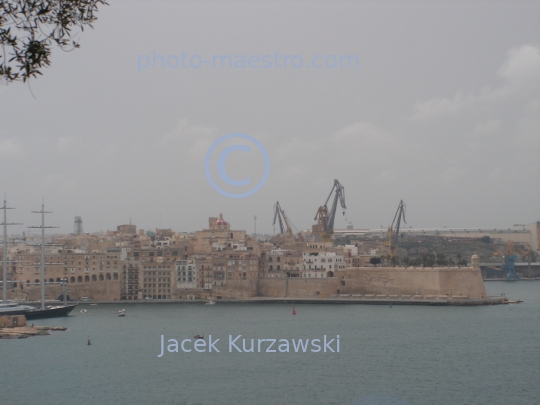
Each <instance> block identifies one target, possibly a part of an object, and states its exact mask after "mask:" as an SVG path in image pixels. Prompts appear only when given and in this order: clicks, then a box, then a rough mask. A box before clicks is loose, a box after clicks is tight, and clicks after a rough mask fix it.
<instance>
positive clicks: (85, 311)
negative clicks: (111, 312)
mask: <svg viewBox="0 0 540 405" xmlns="http://www.w3.org/2000/svg"><path fill="white" fill-rule="evenodd" d="M79 312H80V313H81V314H86V313H87V312H88V311H87V310H86V309H81V310H80V311H79Z"/></svg>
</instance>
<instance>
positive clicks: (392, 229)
mask: <svg viewBox="0 0 540 405" xmlns="http://www.w3.org/2000/svg"><path fill="white" fill-rule="evenodd" d="M406 207H407V206H406V205H405V203H404V202H403V200H401V201H400V202H399V205H398V209H397V211H396V215H394V220H393V221H392V225H390V226H389V227H388V231H386V243H385V244H386V246H388V250H389V251H390V252H389V254H390V260H391V262H392V263H393V264H395V262H396V260H397V247H398V243H399V229H400V227H401V221H402V220H403V222H404V223H407V221H405V209H406Z"/></svg>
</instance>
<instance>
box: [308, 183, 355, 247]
mask: <svg viewBox="0 0 540 405" xmlns="http://www.w3.org/2000/svg"><path fill="white" fill-rule="evenodd" d="M334 191H335V194H334V201H333V202H332V208H331V209H330V211H329V210H328V205H327V204H328V201H330V197H332V193H333V192H334ZM338 200H339V202H340V204H341V208H343V209H347V206H346V205H345V188H344V187H343V186H342V185H341V184H340V182H339V181H338V180H334V186H333V187H332V190H330V194H328V198H327V199H326V201H325V203H324V205H322V206H320V207H319V209H318V210H317V214H316V215H315V218H314V220H315V221H317V225H313V226H312V232H313V234H314V235H315V241H322V242H330V241H331V240H332V235H333V234H334V219H335V217H336V209H337V203H338ZM343 214H345V212H343Z"/></svg>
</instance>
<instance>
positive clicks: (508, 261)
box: [490, 240, 520, 281]
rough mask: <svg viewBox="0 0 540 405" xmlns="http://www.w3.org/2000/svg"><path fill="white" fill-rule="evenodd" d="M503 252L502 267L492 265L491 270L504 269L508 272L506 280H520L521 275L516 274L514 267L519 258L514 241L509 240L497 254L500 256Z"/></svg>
mask: <svg viewBox="0 0 540 405" xmlns="http://www.w3.org/2000/svg"><path fill="white" fill-rule="evenodd" d="M501 254H502V257H503V260H504V262H503V264H502V265H501V267H491V268H490V270H495V271H504V272H506V280H507V281H515V280H519V278H520V277H519V276H518V275H517V274H516V270H515V267H514V264H515V262H516V259H517V255H516V253H515V250H514V242H513V241H511V240H509V241H508V242H507V243H506V244H505V245H504V247H503V250H502V252H501V251H499V252H496V253H495V256H499V255H501Z"/></svg>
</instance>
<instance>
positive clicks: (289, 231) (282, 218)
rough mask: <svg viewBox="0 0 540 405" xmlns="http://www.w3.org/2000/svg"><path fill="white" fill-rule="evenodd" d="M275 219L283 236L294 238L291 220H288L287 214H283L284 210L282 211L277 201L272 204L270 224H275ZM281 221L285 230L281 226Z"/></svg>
mask: <svg viewBox="0 0 540 405" xmlns="http://www.w3.org/2000/svg"><path fill="white" fill-rule="evenodd" d="M276 219H277V220H278V222H279V229H280V231H281V232H280V233H281V234H282V235H284V236H287V237H293V238H294V234H293V230H292V225H291V222H290V221H289V218H287V215H285V211H283V208H281V205H279V201H278V202H276V204H275V205H274V222H272V225H275V224H276ZM283 223H285V226H286V228H287V229H286V230H285V228H283Z"/></svg>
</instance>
